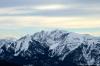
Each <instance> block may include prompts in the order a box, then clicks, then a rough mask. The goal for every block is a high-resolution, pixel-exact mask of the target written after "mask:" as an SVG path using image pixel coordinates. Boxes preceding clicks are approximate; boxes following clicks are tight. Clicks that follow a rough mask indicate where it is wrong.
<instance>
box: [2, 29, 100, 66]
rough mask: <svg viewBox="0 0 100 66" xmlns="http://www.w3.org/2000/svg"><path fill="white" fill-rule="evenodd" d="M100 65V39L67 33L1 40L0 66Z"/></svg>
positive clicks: (37, 34)
mask: <svg viewBox="0 0 100 66" xmlns="http://www.w3.org/2000/svg"><path fill="white" fill-rule="evenodd" d="M5 64H7V65H10V66H80V65H82V66H85V65H87V66H89V65H95V66H100V38H99V37H94V36H91V35H87V34H77V33H73V32H67V31H64V30H54V31H41V32H37V33H35V34H33V35H26V36H24V37H22V38H20V39H18V40H13V39H0V66H1V65H2V66H5Z"/></svg>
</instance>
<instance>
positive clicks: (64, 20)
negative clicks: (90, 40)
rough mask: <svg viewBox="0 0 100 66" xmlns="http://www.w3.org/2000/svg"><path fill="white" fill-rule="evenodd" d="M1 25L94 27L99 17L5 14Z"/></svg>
mask: <svg viewBox="0 0 100 66" xmlns="http://www.w3.org/2000/svg"><path fill="white" fill-rule="evenodd" d="M3 26H8V27H9V26H10V27H11V26H12V27H18V28H19V27H22V28H23V27H54V28H95V27H100V19H99V18H87V17H45V16H7V17H0V27H3Z"/></svg>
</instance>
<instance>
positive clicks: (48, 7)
mask: <svg viewBox="0 0 100 66" xmlns="http://www.w3.org/2000/svg"><path fill="white" fill-rule="evenodd" d="M66 8H70V6H68V5H67V6H66V5H61V4H57V5H53V4H51V5H38V6H34V7H33V9H37V10H61V9H66Z"/></svg>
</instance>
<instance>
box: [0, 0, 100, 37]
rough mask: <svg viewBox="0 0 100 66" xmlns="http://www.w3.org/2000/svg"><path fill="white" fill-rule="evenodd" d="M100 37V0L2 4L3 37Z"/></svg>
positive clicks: (0, 23) (3, 0) (3, 1)
mask: <svg viewBox="0 0 100 66" xmlns="http://www.w3.org/2000/svg"><path fill="white" fill-rule="evenodd" d="M52 29H63V30H66V31H71V32H77V33H82V34H84V33H85V34H91V35H94V36H100V0H1V1H0V37H1V38H5V37H12V36H13V37H18V38H19V37H21V36H24V35H26V34H33V33H34V32H38V31H41V30H52Z"/></svg>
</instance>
